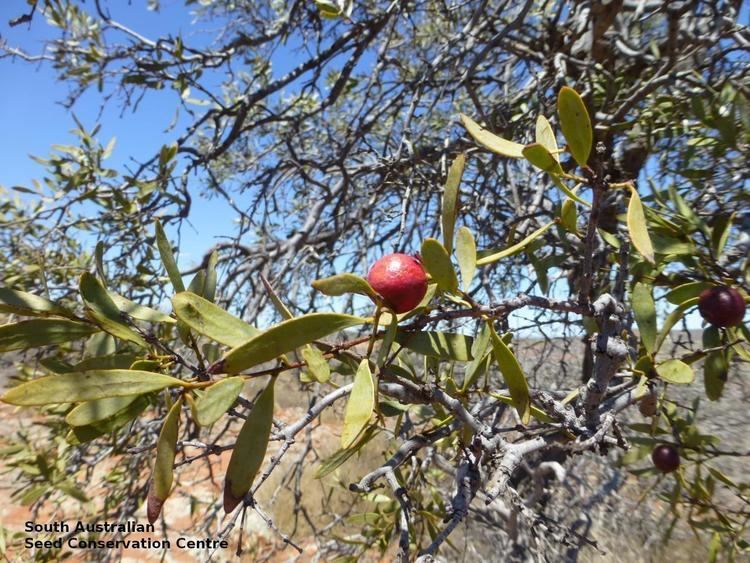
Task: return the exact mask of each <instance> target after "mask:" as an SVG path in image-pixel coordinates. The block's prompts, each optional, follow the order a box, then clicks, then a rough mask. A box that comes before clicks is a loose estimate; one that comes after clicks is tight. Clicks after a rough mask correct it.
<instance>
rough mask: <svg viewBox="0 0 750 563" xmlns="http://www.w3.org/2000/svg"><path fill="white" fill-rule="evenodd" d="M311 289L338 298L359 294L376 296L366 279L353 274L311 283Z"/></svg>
mask: <svg viewBox="0 0 750 563" xmlns="http://www.w3.org/2000/svg"><path fill="white" fill-rule="evenodd" d="M312 286H313V288H315V289H317V290H318V291H320V292H321V293H323V294H325V295H331V296H334V297H335V296H339V295H344V294H347V293H359V294H360V295H365V296H367V297H372V298H375V297H377V294H376V293H375V290H374V289H372V287H370V284H369V283H368V282H367V280H366V279H364V278H362V277H360V276H357V275H355V274H337V275H335V276H331V277H328V278H322V279H319V280H315V281H314V282H312Z"/></svg>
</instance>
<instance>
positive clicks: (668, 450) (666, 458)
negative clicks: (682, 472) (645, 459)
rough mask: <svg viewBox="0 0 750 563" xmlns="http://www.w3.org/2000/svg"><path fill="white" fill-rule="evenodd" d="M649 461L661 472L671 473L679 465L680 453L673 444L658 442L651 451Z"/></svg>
mask: <svg viewBox="0 0 750 563" xmlns="http://www.w3.org/2000/svg"><path fill="white" fill-rule="evenodd" d="M651 461H653V462H654V465H655V466H656V468H657V469H658V470H659V471H661V472H662V473H671V472H672V471H674V470H675V469H677V468H678V467H679V466H680V454H679V453H678V452H677V448H675V447H674V446H670V445H668V444H659V445H658V446H656V447H655V448H654V451H652V452H651Z"/></svg>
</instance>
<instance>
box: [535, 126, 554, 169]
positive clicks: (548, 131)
mask: <svg viewBox="0 0 750 563" xmlns="http://www.w3.org/2000/svg"><path fill="white" fill-rule="evenodd" d="M535 138H536V142H537V143H539V144H540V145H542V146H543V147H544V148H546V149H547V150H548V151H549V152H550V154H552V157H553V158H554V159H555V160H557V161H559V160H560V156H559V154H558V153H559V148H558V146H557V138H556V137H555V131H554V129H552V125H550V123H549V121H548V120H547V118H546V117H544V116H543V115H539V116H538V117H537V118H536V136H535Z"/></svg>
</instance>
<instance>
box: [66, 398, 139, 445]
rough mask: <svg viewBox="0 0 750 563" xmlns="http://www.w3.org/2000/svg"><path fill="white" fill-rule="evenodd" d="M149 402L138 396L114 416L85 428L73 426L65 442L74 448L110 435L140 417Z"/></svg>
mask: <svg viewBox="0 0 750 563" xmlns="http://www.w3.org/2000/svg"><path fill="white" fill-rule="evenodd" d="M148 404H149V402H148V399H147V398H146V396H145V395H140V396H138V397H136V399H135V400H134V401H133V402H132V403H130V404H129V405H127V406H126V407H125V408H123V409H121V410H119V411H117V412H116V413H115V414H114V415H112V416H110V417H109V418H105V419H103V420H99V421H97V422H93V423H92V424H87V425H86V426H74V427H72V428H71V429H70V432H68V434H67V436H65V440H66V441H67V442H68V443H69V444H72V445H74V446H77V445H79V444H83V443H84V442H90V441H91V440H95V439H96V438H99V437H100V436H104V435H106V434H110V433H112V432H114V431H115V430H117V429H118V428H122V427H123V426H125V425H126V424H127V423H129V422H130V421H131V420H133V419H134V418H136V417H137V416H138V415H140V414H141V413H142V412H143V411H144V410H145V409H146V407H147V406H148Z"/></svg>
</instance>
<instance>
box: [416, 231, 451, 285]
mask: <svg viewBox="0 0 750 563" xmlns="http://www.w3.org/2000/svg"><path fill="white" fill-rule="evenodd" d="M421 254H422V263H423V264H424V267H425V269H426V270H427V271H428V272H429V274H430V276H432V279H433V281H435V282H436V283H437V284H438V287H439V288H440V289H442V290H444V291H448V292H450V293H455V292H456V291H458V277H456V270H454V269H453V264H451V258H450V256H449V255H448V252H447V251H446V250H445V247H444V246H443V245H442V244H440V242H439V241H437V240H435V239H434V238H428V239H425V240H424V242H423V243H422V253H421Z"/></svg>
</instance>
